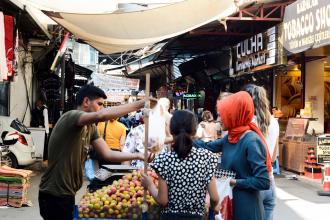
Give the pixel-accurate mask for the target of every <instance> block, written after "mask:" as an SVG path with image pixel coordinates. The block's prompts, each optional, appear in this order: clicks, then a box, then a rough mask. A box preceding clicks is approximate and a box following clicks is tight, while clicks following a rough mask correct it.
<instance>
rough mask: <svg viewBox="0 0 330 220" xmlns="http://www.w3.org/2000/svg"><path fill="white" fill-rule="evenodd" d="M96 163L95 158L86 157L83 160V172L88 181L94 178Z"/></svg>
mask: <svg viewBox="0 0 330 220" xmlns="http://www.w3.org/2000/svg"><path fill="white" fill-rule="evenodd" d="M97 167H98V164H97V161H96V160H92V159H87V160H86V161H85V173H86V177H87V179H88V180H89V181H92V180H93V179H94V178H95V170H96V169H97Z"/></svg>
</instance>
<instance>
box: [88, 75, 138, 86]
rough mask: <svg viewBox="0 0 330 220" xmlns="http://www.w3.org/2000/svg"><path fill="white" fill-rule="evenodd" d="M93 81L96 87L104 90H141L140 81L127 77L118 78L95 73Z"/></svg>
mask: <svg viewBox="0 0 330 220" xmlns="http://www.w3.org/2000/svg"><path fill="white" fill-rule="evenodd" d="M92 79H93V82H94V85H95V86H97V87H100V88H101V89H103V90H109V89H112V90H113V89H120V90H139V86H140V80H139V79H131V78H125V77H117V76H111V75H106V74H102V73H93V75H92Z"/></svg>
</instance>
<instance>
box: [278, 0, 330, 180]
mask: <svg viewBox="0 0 330 220" xmlns="http://www.w3.org/2000/svg"><path fill="white" fill-rule="evenodd" d="M282 42H283V46H284V48H285V50H286V54H287V55H288V58H287V59H288V69H287V74H286V75H285V76H279V77H276V79H275V81H276V85H277V86H276V88H277V91H276V92H275V93H276V95H275V96H276V98H275V103H276V106H277V107H278V108H279V109H281V110H282V113H283V118H284V119H280V122H282V123H281V124H282V127H281V129H282V134H284V139H283V142H282V143H283V145H281V151H282V152H280V154H282V155H283V157H282V158H281V159H282V161H281V162H282V166H284V168H287V169H290V170H293V171H296V172H299V173H305V175H306V174H307V175H309V174H312V175H309V176H311V177H313V178H315V176H314V173H319V172H321V169H320V166H319V165H318V164H317V163H316V159H315V158H316V157H315V154H316V152H315V147H316V135H319V134H323V133H329V132H330V130H329V128H330V120H329V119H330V118H329V112H330V109H329V103H330V90H329V85H330V73H329V70H330V59H329V56H330V2H329V1H328V0H311V1H304V0H298V1H296V2H295V3H293V4H291V5H289V6H288V7H287V8H286V10H285V15H284V21H283V35H282ZM289 118H291V121H290V120H289V121H288V120H287V119H289ZM299 118H306V119H300V120H299ZM303 120H305V121H306V122H305V126H306V127H305V128H303V127H302V129H301V130H300V132H301V131H303V133H300V134H298V135H296V134H292V135H288V134H290V131H292V129H295V128H297V127H299V124H300V122H302V121H303ZM299 121H300V122H299ZM288 122H289V123H288ZM292 126H293V127H292ZM290 129H291V130H290ZM289 155H291V156H289ZM289 161H294V163H295V164H296V165H294V166H293V165H292V164H290V162H289ZM310 168H313V169H312V170H311V169H310Z"/></svg>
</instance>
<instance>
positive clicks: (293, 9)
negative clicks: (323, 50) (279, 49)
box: [283, 0, 330, 53]
mask: <svg viewBox="0 0 330 220" xmlns="http://www.w3.org/2000/svg"><path fill="white" fill-rule="evenodd" d="M328 44H330V1H329V0H298V1H296V2H295V3H293V4H291V5H289V6H287V7H286V9H285V14H284V18H283V46H284V48H285V49H287V50H288V51H289V52H291V53H300V52H303V51H306V50H308V49H313V48H318V47H321V46H325V45H328Z"/></svg>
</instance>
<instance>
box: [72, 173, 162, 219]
mask: <svg viewBox="0 0 330 220" xmlns="http://www.w3.org/2000/svg"><path fill="white" fill-rule="evenodd" d="M148 175H149V176H151V177H152V179H153V182H154V183H155V184H156V185H158V180H157V178H158V176H157V174H156V173H155V172H152V171H148ZM147 193H148V194H147V196H146V198H147V203H148V207H149V209H148V214H149V216H150V219H158V216H159V207H158V205H157V203H156V201H155V200H154V199H153V198H152V196H151V195H150V194H149V192H147ZM143 194H144V190H143V186H142V184H141V172H140V171H134V172H133V173H131V174H127V175H125V176H123V177H122V178H121V179H120V180H118V181H113V183H112V184H111V185H109V186H104V187H103V188H102V189H99V190H97V191H95V192H94V193H86V194H85V195H84V196H83V198H82V200H81V201H80V204H79V206H78V216H79V218H111V219H140V218H141V212H142V210H141V207H142V202H143Z"/></svg>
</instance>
